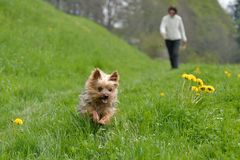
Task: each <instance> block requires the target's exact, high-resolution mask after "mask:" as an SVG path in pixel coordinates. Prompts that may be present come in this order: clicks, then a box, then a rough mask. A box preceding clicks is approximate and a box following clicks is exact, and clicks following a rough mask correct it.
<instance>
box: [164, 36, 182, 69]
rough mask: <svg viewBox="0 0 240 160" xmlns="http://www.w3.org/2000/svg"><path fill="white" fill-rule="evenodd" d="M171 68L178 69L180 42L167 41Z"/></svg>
mask: <svg viewBox="0 0 240 160" xmlns="http://www.w3.org/2000/svg"><path fill="white" fill-rule="evenodd" d="M165 43H166V46H167V50H168V54H169V58H170V62H171V66H172V68H173V69H175V68H178V52H179V47H180V43H181V41H180V40H165Z"/></svg>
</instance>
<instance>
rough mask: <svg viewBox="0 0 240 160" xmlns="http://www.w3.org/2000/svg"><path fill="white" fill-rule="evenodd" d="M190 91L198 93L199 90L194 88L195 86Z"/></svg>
mask: <svg viewBox="0 0 240 160" xmlns="http://www.w3.org/2000/svg"><path fill="white" fill-rule="evenodd" d="M191 90H192V91H194V92H198V91H199V88H198V87H196V86H192V88H191Z"/></svg>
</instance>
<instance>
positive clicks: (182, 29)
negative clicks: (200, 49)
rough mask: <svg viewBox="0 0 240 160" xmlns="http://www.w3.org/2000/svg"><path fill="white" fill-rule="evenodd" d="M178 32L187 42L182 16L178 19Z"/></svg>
mask: <svg viewBox="0 0 240 160" xmlns="http://www.w3.org/2000/svg"><path fill="white" fill-rule="evenodd" d="M180 33H181V37H182V40H183V42H184V43H187V37H186V33H185V28H184V25H183V21H182V18H181V19H180Z"/></svg>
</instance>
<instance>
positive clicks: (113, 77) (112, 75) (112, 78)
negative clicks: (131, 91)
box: [109, 72, 119, 82]
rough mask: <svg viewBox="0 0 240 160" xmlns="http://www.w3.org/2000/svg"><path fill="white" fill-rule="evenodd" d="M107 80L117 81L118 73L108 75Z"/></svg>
mask: <svg viewBox="0 0 240 160" xmlns="http://www.w3.org/2000/svg"><path fill="white" fill-rule="evenodd" d="M109 81H114V82H118V81H119V74H118V72H113V73H112V74H111V75H110V77H109Z"/></svg>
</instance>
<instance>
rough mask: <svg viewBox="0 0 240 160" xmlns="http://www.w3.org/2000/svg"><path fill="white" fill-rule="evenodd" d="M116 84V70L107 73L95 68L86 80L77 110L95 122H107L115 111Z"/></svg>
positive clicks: (117, 79) (117, 78) (117, 75)
mask: <svg viewBox="0 0 240 160" xmlns="http://www.w3.org/2000/svg"><path fill="white" fill-rule="evenodd" d="M118 86H119V74H118V73H117V72H113V73H112V74H110V75H108V74H106V73H104V72H103V71H101V70H100V69H95V70H94V71H93V72H92V73H91V75H90V77H89V79H88V80H87V82H86V85H85V91H84V92H83V93H82V94H81V95H80V103H79V106H78V112H80V113H81V115H87V116H89V117H91V118H92V120H93V121H94V122H95V123H98V124H102V125H105V124H107V123H109V122H110V119H111V117H112V116H113V115H114V113H115V111H116V105H117V102H118V100H117V92H118V91H117V89H118Z"/></svg>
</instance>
